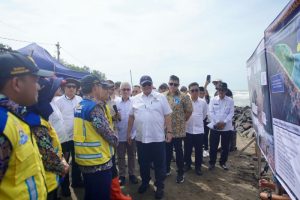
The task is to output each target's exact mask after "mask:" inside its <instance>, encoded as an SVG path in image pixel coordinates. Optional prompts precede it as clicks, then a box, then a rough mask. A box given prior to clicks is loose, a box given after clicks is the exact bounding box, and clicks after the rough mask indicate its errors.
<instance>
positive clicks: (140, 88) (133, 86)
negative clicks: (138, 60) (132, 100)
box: [133, 85, 141, 89]
mask: <svg viewBox="0 0 300 200" xmlns="http://www.w3.org/2000/svg"><path fill="white" fill-rule="evenodd" d="M133 87H138V88H140V89H141V86H139V85H134V86H133Z"/></svg>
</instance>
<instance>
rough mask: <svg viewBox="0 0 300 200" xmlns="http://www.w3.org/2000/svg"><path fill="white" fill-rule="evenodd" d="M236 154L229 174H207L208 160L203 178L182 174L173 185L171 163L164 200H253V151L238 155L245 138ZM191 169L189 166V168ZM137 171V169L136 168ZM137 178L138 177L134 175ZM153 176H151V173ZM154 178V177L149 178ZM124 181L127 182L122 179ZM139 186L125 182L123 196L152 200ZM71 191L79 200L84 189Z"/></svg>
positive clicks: (217, 170) (240, 139)
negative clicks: (181, 178)
mask: <svg viewBox="0 0 300 200" xmlns="http://www.w3.org/2000/svg"><path fill="white" fill-rule="evenodd" d="M237 138H238V139H237V147H238V150H237V151H235V152H232V153H230V155H229V159H228V162H227V165H228V167H229V171H224V170H223V169H222V168H220V167H219V166H218V165H216V168H215V169H214V170H213V171H208V158H204V163H203V166H202V171H203V175H202V176H197V175H196V174H195V172H194V170H190V171H188V172H187V173H186V174H185V182H184V183H181V184H177V183H176V182H175V179H176V164H175V162H173V163H172V174H171V176H169V177H167V178H166V181H165V197H164V199H166V200H189V199H191V200H198V199H199V200H200V199H201V200H219V199H224V200H253V199H257V195H258V189H257V188H258V184H257V181H256V180H255V178H254V174H255V170H256V166H257V164H256V162H255V161H253V159H252V158H253V157H254V156H255V155H254V152H255V147H254V144H252V145H251V146H249V147H248V148H247V149H246V150H245V151H244V152H243V153H242V154H241V155H239V154H240V150H241V149H242V148H243V147H244V146H245V145H246V144H247V143H248V142H249V141H250V139H249V138H243V137H240V136H238V137H237ZM192 167H193V166H192ZM137 168H138V165H137ZM137 174H139V173H138V172H137ZM152 174H153V172H152ZM152 177H154V175H152ZM126 180H128V179H126ZM138 186H139V184H137V185H132V184H130V183H128V181H127V182H126V185H125V186H124V187H123V188H122V190H123V192H124V193H125V194H130V195H131V196H132V197H133V199H134V200H141V199H142V200H148V199H149V200H150V199H155V198H154V187H153V182H152V181H151V187H150V188H149V189H148V190H147V192H146V193H144V194H139V193H138V192H137V189H138ZM71 190H72V196H71V198H62V199H63V200H64V199H73V200H77V199H78V200H79V199H83V194H84V189H75V190H74V191H73V189H72V188H71Z"/></svg>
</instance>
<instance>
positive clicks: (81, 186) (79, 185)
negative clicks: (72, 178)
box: [71, 181, 84, 188]
mask: <svg viewBox="0 0 300 200" xmlns="http://www.w3.org/2000/svg"><path fill="white" fill-rule="evenodd" d="M71 187H72V188H83V187H84V184H83V182H82V181H81V182H78V183H72V185H71Z"/></svg>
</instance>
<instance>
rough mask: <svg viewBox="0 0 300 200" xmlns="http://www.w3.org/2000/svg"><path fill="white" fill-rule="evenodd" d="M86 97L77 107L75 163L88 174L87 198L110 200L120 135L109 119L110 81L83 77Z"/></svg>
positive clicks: (86, 183) (84, 96)
mask: <svg viewBox="0 0 300 200" xmlns="http://www.w3.org/2000/svg"><path fill="white" fill-rule="evenodd" d="M80 84H81V91H82V93H83V100H82V101H81V102H80V103H79V105H78V106H77V107H76V109H75V121H74V146H75V162H76V163H77V164H78V165H79V167H80V169H81V172H82V174H83V177H84V188H85V196H84V199H85V200H94V199H95V200H96V199H101V200H109V199H110V191H111V183H112V172H111V168H112V166H113V163H112V156H113V155H114V148H115V147H117V145H118V137H117V136H116V135H115V133H114V131H113V129H112V124H111V123H112V122H109V121H108V115H109V114H108V110H107V107H106V105H105V100H106V99H108V88H110V87H111V86H110V84H108V82H106V81H100V79H98V78H97V77H96V76H93V75H87V76H85V77H84V78H83V79H82V80H81V83H80Z"/></svg>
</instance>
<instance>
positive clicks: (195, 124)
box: [184, 82, 207, 176]
mask: <svg viewBox="0 0 300 200" xmlns="http://www.w3.org/2000/svg"><path fill="white" fill-rule="evenodd" d="M189 93H190V96H191V99H192V105H193V113H192V116H191V117H190V118H189V120H188V121H187V122H186V138H185V139H184V160H185V171H188V170H190V169H191V164H192V159H191V156H192V150H193V147H194V148H195V172H196V174H197V175H198V176H201V175H202V170H201V165H202V158H203V155H202V146H203V141H204V123H203V120H204V119H205V117H206V115H207V103H206V102H205V100H203V99H201V98H200V97H199V93H200V89H199V84H198V83H196V82H193V83H191V84H190V85H189Z"/></svg>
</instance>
